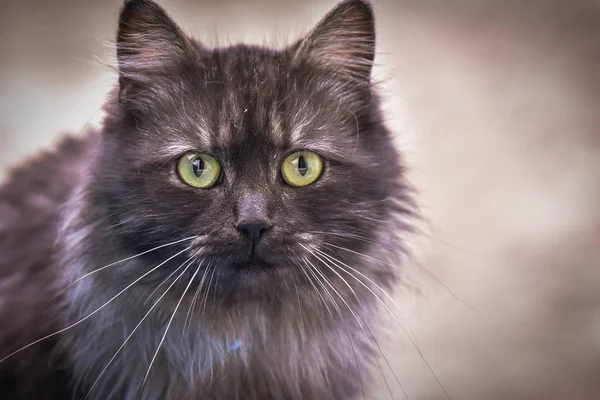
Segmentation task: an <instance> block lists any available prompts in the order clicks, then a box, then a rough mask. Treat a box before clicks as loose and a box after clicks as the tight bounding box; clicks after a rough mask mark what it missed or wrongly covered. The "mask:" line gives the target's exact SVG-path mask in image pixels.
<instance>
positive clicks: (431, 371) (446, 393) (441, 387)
mask: <svg viewBox="0 0 600 400" xmlns="http://www.w3.org/2000/svg"><path fill="white" fill-rule="evenodd" d="M315 250H316V251H319V252H320V253H321V254H323V255H324V256H327V257H328V258H329V259H330V260H332V262H334V265H335V266H337V267H338V268H339V269H340V270H342V271H345V272H346V273H347V274H349V275H350V276H352V277H353V278H354V279H356V281H357V282H358V283H360V284H361V285H363V286H364V287H365V288H366V289H367V290H368V291H369V292H371V293H372V294H373V295H374V296H375V297H376V298H377V300H378V301H379V302H380V303H381V304H382V305H383V307H384V308H385V309H386V310H387V311H388V312H389V313H390V315H391V316H392V317H393V318H394V319H396V322H398V325H399V326H400V329H402V331H403V332H404V334H405V335H406V337H407V338H408V340H409V341H410V342H411V343H412V345H413V347H414V348H415V350H416V351H417V353H418V354H419V357H420V358H421V360H423V362H424V363H425V365H426V366H427V369H429V372H430V373H431V375H432V376H433V377H434V378H435V380H436V382H437V383H438V385H439V387H440V389H442V391H443V392H444V394H445V395H446V398H448V399H450V396H449V395H448V392H447V391H446V389H445V388H444V386H443V385H442V383H441V382H440V380H439V379H438V377H437V375H436V374H435V372H434V371H433V368H431V366H430V365H429V362H428V361H427V360H426V359H425V356H424V355H423V353H422V352H421V349H419V346H418V345H417V343H416V342H415V340H414V339H413V338H412V337H411V335H410V334H409V333H408V331H407V330H406V328H405V327H404V325H402V323H401V321H400V320H399V319H398V318H397V317H396V316H395V315H394V313H392V312H391V310H390V309H389V308H388V307H387V305H386V304H385V302H384V301H383V300H382V299H381V297H379V296H378V295H377V294H376V293H375V292H374V291H373V290H372V289H371V288H370V287H369V286H368V285H366V284H365V283H364V282H362V281H361V280H360V279H358V278H357V277H356V276H355V275H353V274H352V273H351V272H349V271H347V270H345V269H344V268H342V267H341V265H343V266H345V267H347V268H349V269H351V270H352V271H354V272H356V273H357V274H359V275H361V276H362V277H364V278H365V279H367V280H368V281H369V282H371V283H372V284H373V285H375V286H376V287H377V288H378V289H379V290H381V291H382V292H383V294H384V295H385V296H386V297H388V298H389V299H390V301H392V303H393V304H394V305H395V306H396V307H397V308H398V310H399V311H400V312H402V311H401V309H400V307H399V306H398V304H397V303H396V302H395V301H394V299H393V298H392V297H391V296H390V295H388V294H387V292H386V291H385V290H383V288H381V287H380V286H379V285H377V284H376V283H375V282H373V281H372V280H371V279H369V278H368V277H367V276H365V275H364V274H362V273H361V272H360V271H358V270H356V269H355V268H352V267H351V266H349V265H348V264H345V263H343V262H341V261H339V260H336V259H335V258H334V257H332V256H330V255H328V254H326V253H324V252H323V251H321V250H319V249H315ZM340 264H341V265H340Z"/></svg>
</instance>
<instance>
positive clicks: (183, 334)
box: [181, 259, 210, 340]
mask: <svg viewBox="0 0 600 400" xmlns="http://www.w3.org/2000/svg"><path fill="white" fill-rule="evenodd" d="M203 261H204V259H203V260H202V261H201V262H200V264H202V262H203ZM209 269H210V264H209V265H208V267H207V268H206V269H205V270H204V273H203V274H202V278H201V279H200V283H199V284H198V287H197V288H196V293H194V296H193V297H192V301H191V302H190V306H189V307H188V311H187V313H186V315H185V320H184V321H183V329H182V330H181V339H182V340H183V337H184V336H185V327H186V326H187V322H188V318H189V319H191V318H190V316H191V313H192V312H193V309H194V307H195V304H196V301H197V299H198V296H199V294H200V291H201V289H202V285H203V284H204V280H205V279H206V276H207V275H208V271H209Z"/></svg>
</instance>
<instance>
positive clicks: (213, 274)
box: [202, 266, 217, 313]
mask: <svg viewBox="0 0 600 400" xmlns="http://www.w3.org/2000/svg"><path fill="white" fill-rule="evenodd" d="M216 269H217V267H216V266H215V267H214V268H213V269H212V272H211V273H210V279H209V280H208V285H206V293H205V296H204V305H203V306H202V312H203V313H205V312H206V303H208V294H209V293H210V285H211V284H212V281H213V278H214V276H215V270H216Z"/></svg>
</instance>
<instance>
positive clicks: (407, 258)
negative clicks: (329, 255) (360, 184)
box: [313, 231, 476, 311]
mask: <svg viewBox="0 0 600 400" xmlns="http://www.w3.org/2000/svg"><path fill="white" fill-rule="evenodd" d="M313 233H321V234H330V235H334V236H340V237H346V238H350V239H356V240H360V241H363V242H367V243H371V244H381V243H379V242H377V241H374V240H371V239H368V238H364V237H361V236H358V235H351V234H341V233H335V232H318V231H314V232H313ZM323 244H325V245H327V246H330V247H335V248H338V249H340V250H344V251H347V252H350V253H353V254H356V255H359V256H362V257H365V258H368V259H371V260H373V261H377V262H380V263H382V264H384V265H387V266H389V267H392V268H398V266H397V265H394V264H391V263H388V262H385V261H383V260H380V259H378V258H376V257H373V256H370V255H368V254H363V253H360V252H358V251H355V250H351V249H348V248H345V247H341V246H337V245H335V244H332V243H326V242H324V243H323ZM396 253H397V252H396ZM397 254H398V255H399V256H400V257H402V258H404V259H406V260H407V261H409V262H410V263H411V264H412V265H414V266H415V267H417V268H419V269H420V270H421V271H423V272H424V273H425V274H426V275H428V276H429V277H430V278H432V279H433V280H435V281H436V282H437V283H438V284H439V285H441V286H442V287H443V288H444V289H445V290H446V291H447V292H448V293H449V294H450V295H451V296H452V297H454V298H455V299H456V300H458V301H460V302H461V303H462V304H463V305H465V306H466V307H468V308H469V309H471V310H473V311H476V310H475V308H474V307H473V306H471V305H470V304H469V303H467V302H466V301H464V300H463V299H461V298H460V297H459V296H458V295H456V293H454V292H453V291H452V290H451V289H450V288H449V287H448V286H447V285H446V284H445V283H444V282H442V280H441V279H440V278H438V277H437V276H435V274H434V273H433V272H431V271H429V270H428V269H427V268H425V267H423V266H422V265H421V264H419V263H418V262H417V261H416V260H415V259H413V258H412V257H409V256H408V255H406V254H404V253H397Z"/></svg>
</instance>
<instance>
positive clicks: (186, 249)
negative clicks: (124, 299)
mask: <svg viewBox="0 0 600 400" xmlns="http://www.w3.org/2000/svg"><path fill="white" fill-rule="evenodd" d="M191 248H192V246H189V247H187V248H185V249H183V250H181V251H180V252H178V253H176V254H175V255H173V256H171V257H169V258H168V259H166V260H165V261H163V262H162V263H160V264H158V265H157V266H156V267H154V268H152V269H151V270H149V271H148V272H146V273H145V274H143V275H142V276H140V277H139V278H137V279H136V280H135V281H133V282H132V283H130V284H129V285H127V287H125V289H123V290H121V291H120V292H119V293H117V294H116V295H114V296H113V297H111V299H110V300H108V301H107V302H106V303H104V304H103V305H101V306H100V307H98V308H97V309H96V310H94V311H92V312H91V313H89V314H88V315H86V316H85V317H83V318H81V319H80V320H78V321H76V322H74V323H72V324H71V325H69V326H67V327H66V328H63V329H60V330H58V331H56V332H54V333H51V334H49V335H46V336H44V337H43V338H41V339H38V340H35V341H33V342H31V343H29V344H28V345H26V346H23V347H21V348H20V349H18V350H15V351H13V352H12V353H10V354H9V355H7V356H6V357H4V358H2V359H0V363H2V362H4V361H5V360H7V359H8V358H9V357H12V356H14V355H15V354H17V353H20V352H21V351H23V350H25V349H28V348H29V347H31V346H33V345H35V344H38V343H40V342H42V341H44V340H46V339H50V338H51V337H54V336H56V335H59V334H61V333H63V332H66V331H68V330H69V329H71V328H74V327H75V326H77V325H79V324H81V323H82V322H84V321H85V320H87V319H88V318H90V317H91V316H92V315H94V314H96V313H97V312H98V311H100V310H102V309H103V308H104V307H106V306H107V305H109V304H110V303H112V302H113V301H114V300H115V299H116V298H117V297H119V296H120V295H122V294H123V293H125V292H126V291H127V290H128V289H129V288H131V287H132V286H133V285H135V284H136V283H138V282H139V281H141V280H142V279H144V278H145V277H146V276H148V275H150V274H151V273H152V272H154V271H156V270H157V269H158V268H160V267H162V266H163V265H164V264H166V263H167V262H169V261H171V260H172V259H174V258H175V257H177V256H178V255H180V254H182V253H184V252H186V251H188V250H189V249H191Z"/></svg>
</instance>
